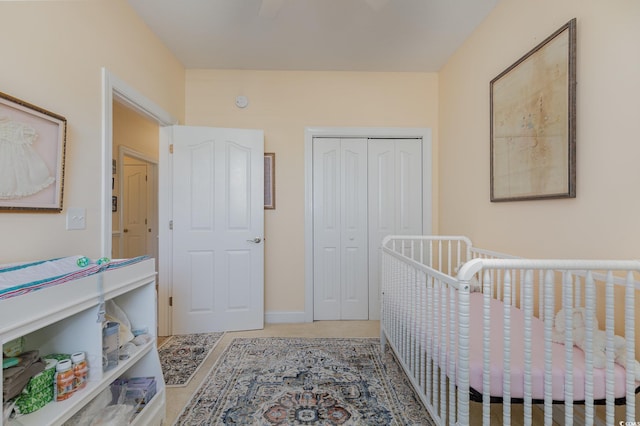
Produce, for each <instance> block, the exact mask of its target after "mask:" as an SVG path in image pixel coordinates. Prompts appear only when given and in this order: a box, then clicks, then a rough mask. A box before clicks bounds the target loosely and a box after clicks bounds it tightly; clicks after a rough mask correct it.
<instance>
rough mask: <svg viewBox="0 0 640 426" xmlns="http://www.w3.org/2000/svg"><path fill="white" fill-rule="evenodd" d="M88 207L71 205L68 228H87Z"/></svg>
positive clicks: (68, 213) (68, 214) (68, 212)
mask: <svg viewBox="0 0 640 426" xmlns="http://www.w3.org/2000/svg"><path fill="white" fill-rule="evenodd" d="M86 214H87V213H86V209H84V208H82V207H69V209H67V230H72V229H86V227H87V220H86V217H85V216H86Z"/></svg>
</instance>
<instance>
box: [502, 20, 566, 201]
mask: <svg viewBox="0 0 640 426" xmlns="http://www.w3.org/2000/svg"><path fill="white" fill-rule="evenodd" d="M490 102H491V106H490V112H491V129H490V139H491V147H490V151H491V154H490V155H491V166H490V169H491V201H492V202H495V201H520V200H534V199H547V198H575V196H576V20H575V19H572V20H571V21H569V22H567V23H566V24H565V25H563V26H562V27H561V28H559V29H558V30H557V31H555V32H554V33H553V34H552V35H550V36H549V37H548V38H547V39H545V40H544V41H543V42H542V43H540V44H539V45H537V46H536V47H535V48H533V49H532V50H531V51H530V52H529V53H527V54H526V55H524V56H523V57H522V58H520V59H519V60H518V61H516V62H515V63H514V64H513V65H511V66H510V67H509V68H507V69H506V70H504V71H503V72H502V73H501V74H500V75H498V76H497V77H496V78H494V79H493V80H492V81H491V83H490Z"/></svg>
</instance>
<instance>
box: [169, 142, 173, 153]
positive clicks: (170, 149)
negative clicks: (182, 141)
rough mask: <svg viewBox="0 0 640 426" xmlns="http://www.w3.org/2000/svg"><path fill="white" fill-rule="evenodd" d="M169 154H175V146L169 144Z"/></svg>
mask: <svg viewBox="0 0 640 426" xmlns="http://www.w3.org/2000/svg"><path fill="white" fill-rule="evenodd" d="M169 154H173V144H169Z"/></svg>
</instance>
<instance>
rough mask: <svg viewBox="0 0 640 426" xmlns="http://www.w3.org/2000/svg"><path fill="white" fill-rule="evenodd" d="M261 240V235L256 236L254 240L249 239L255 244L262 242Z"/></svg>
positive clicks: (249, 241)
mask: <svg viewBox="0 0 640 426" xmlns="http://www.w3.org/2000/svg"><path fill="white" fill-rule="evenodd" d="M261 241H262V239H261V238H259V237H255V238H254V239H253V240H247V242H248V243H255V244H260V242H261Z"/></svg>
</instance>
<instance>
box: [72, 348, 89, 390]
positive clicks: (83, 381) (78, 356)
mask: <svg viewBox="0 0 640 426" xmlns="http://www.w3.org/2000/svg"><path fill="white" fill-rule="evenodd" d="M71 362H72V363H73V375H74V382H73V389H74V390H78V389H82V388H84V387H85V386H86V385H87V377H88V375H89V365H88V364H87V361H86V359H85V355H84V352H76V353H74V354H71Z"/></svg>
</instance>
